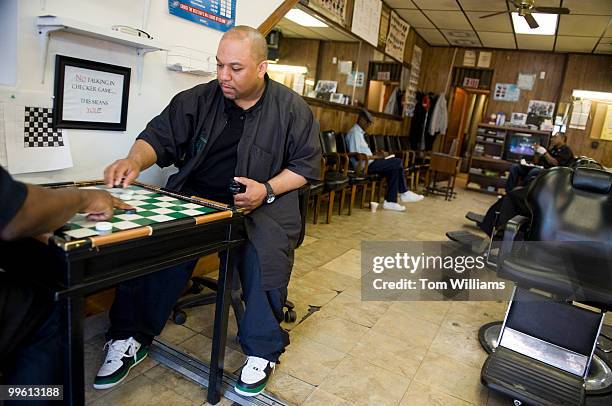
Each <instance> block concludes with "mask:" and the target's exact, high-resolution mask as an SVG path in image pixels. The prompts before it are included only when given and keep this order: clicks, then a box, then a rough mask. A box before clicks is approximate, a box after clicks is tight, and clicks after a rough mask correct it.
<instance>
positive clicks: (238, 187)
mask: <svg viewBox="0 0 612 406" xmlns="http://www.w3.org/2000/svg"><path fill="white" fill-rule="evenodd" d="M229 191H230V192H231V193H232V194H233V195H237V194H240V193H244V192H246V186H245V185H243V184H242V183H240V182H237V181H235V180H232V181H231V182H230V185H229Z"/></svg>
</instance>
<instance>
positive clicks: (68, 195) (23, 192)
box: [0, 167, 130, 405]
mask: <svg viewBox="0 0 612 406" xmlns="http://www.w3.org/2000/svg"><path fill="white" fill-rule="evenodd" d="M113 206H115V207H120V208H129V207H130V206H128V205H126V204H124V203H122V202H120V201H119V200H117V199H114V198H113V197H112V196H111V195H110V194H109V193H107V192H105V191H102V190H82V189H44V188H41V187H38V186H34V185H26V184H24V183H21V182H17V181H15V180H13V179H12V178H11V176H10V175H9V174H8V172H7V171H5V170H4V169H3V168H2V167H0V375H2V376H1V377H0V382H2V381H4V383H5V384H11V385H51V384H60V383H61V381H60V379H61V376H58V372H60V371H61V368H60V367H59V365H60V362H61V359H59V354H60V353H59V342H58V337H59V335H58V334H57V329H58V323H59V317H58V312H57V309H56V307H55V306H54V303H53V300H52V298H51V296H50V295H49V294H48V293H46V292H45V291H44V290H42V289H39V288H37V287H36V286H35V285H34V284H32V282H31V280H30V279H28V276H30V277H31V276H34V277H36V278H43V277H44V275H45V274H48V273H50V271H51V270H52V268H53V266H54V260H53V258H52V256H51V255H49V252H48V250H47V247H46V245H44V244H42V243H40V242H38V241H36V240H34V239H24V238H25V237H33V236H37V235H40V234H43V233H46V232H50V231H52V230H55V229H57V228H58V227H60V226H62V225H63V224H64V223H65V222H66V221H67V220H68V219H70V217H72V216H73V215H74V214H75V213H77V212H87V213H91V215H90V218H91V219H92V220H106V219H108V218H110V217H111V216H112V213H113ZM43 269H44V271H45V272H44V273H43V272H41V271H42V270H43ZM17 403H18V404H20V405H21V404H24V405H25V404H27V403H25V402H23V401H20V402H17ZM37 404H40V403H37Z"/></svg>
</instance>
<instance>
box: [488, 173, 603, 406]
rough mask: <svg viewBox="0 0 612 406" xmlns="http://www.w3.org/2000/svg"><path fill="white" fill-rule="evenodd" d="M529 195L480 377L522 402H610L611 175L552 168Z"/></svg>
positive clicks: (506, 259)
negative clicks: (509, 288)
mask: <svg viewBox="0 0 612 406" xmlns="http://www.w3.org/2000/svg"><path fill="white" fill-rule="evenodd" d="M527 202H528V205H529V207H530V209H531V212H532V213H533V216H532V218H531V219H528V218H526V217H523V216H516V217H514V218H513V219H512V220H511V221H510V222H509V223H508V224H507V225H506V228H505V232H504V239H503V242H502V245H501V249H500V255H499V258H500V259H499V261H498V266H497V273H498V275H499V276H500V277H502V278H504V279H508V280H510V281H513V282H514V283H515V290H514V292H513V295H512V298H511V301H510V304H509V307H508V310H507V313H506V317H505V320H504V322H503V324H502V326H501V327H500V328H499V330H500V331H499V335H498V337H497V339H496V340H495V342H494V343H493V348H492V352H491V353H490V355H489V356H488V358H487V360H486V361H485V364H484V366H483V368H482V373H481V380H482V382H483V384H484V385H486V386H488V387H489V388H491V389H493V390H496V391H499V392H501V393H503V394H505V395H507V396H509V397H511V398H513V399H514V404H515V405H517V406H519V405H523V404H528V405H541V406H552V405H568V406H569V405H572V406H581V405H610V404H612V370H611V368H610V365H611V364H610V362H611V361H612V359H611V357H610V353H611V352H612V334H611V333H612V332H611V331H609V330H612V329H609V328H608V330H607V331H606V330H605V328H603V329H602V326H603V318H604V314H605V312H606V311H608V310H610V309H611V308H612V266H611V265H610V264H611V263H612V173H608V172H604V171H601V170H596V169H591V168H577V169H575V170H572V169H570V168H564V167H557V168H553V169H550V170H547V171H544V172H542V173H541V174H540V176H538V177H537V178H536V179H535V180H534V181H533V182H532V184H531V185H530V186H529V191H528V194H527ZM525 241H527V242H526V243H525ZM536 241H538V243H537V244H540V245H533V243H532V244H531V245H530V243H529V242H536ZM570 265H571V266H570ZM585 305H586V306H588V307H585ZM487 327H490V325H485V326H483V327H482V328H481V333H482V330H483V329H487ZM489 330H491V329H490V328H489Z"/></svg>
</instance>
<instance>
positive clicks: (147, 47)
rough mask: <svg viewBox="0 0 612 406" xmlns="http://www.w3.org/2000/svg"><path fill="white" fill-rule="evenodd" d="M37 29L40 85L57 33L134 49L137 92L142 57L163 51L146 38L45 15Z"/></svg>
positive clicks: (161, 47)
mask: <svg viewBox="0 0 612 406" xmlns="http://www.w3.org/2000/svg"><path fill="white" fill-rule="evenodd" d="M36 26H37V29H38V35H39V40H40V46H41V59H42V65H43V69H42V83H44V81H45V69H46V65H47V56H48V53H49V40H50V34H51V33H53V32H58V31H65V32H70V33H73V34H77V35H82V36H85V37H89V38H95V39H101V40H104V41H109V42H113V43H116V44H120V45H124V46H128V47H132V48H135V49H136V54H137V56H138V59H137V65H136V81H137V83H138V92H139V93H140V89H141V87H142V66H143V63H144V56H145V54H147V53H149V52H155V51H163V50H165V47H164V46H162V45H161V44H160V43H158V42H157V41H155V40H154V39H151V38H147V37H146V36H137V35H131V34H125V33H122V32H119V31H115V30H113V29H112V28H110V27H98V26H95V25H91V24H87V23H84V22H82V21H77V20H72V19H69V18H64V17H59V16H54V15H45V16H39V17H38V20H37V24H36Z"/></svg>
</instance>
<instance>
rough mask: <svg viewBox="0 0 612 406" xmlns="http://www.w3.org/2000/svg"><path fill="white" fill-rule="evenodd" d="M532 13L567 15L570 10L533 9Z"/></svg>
mask: <svg viewBox="0 0 612 406" xmlns="http://www.w3.org/2000/svg"><path fill="white" fill-rule="evenodd" d="M532 12H533V13H546V14H569V13H570V9H569V8H566V7H534V8H533V10H532Z"/></svg>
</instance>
